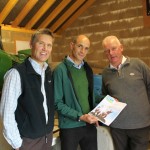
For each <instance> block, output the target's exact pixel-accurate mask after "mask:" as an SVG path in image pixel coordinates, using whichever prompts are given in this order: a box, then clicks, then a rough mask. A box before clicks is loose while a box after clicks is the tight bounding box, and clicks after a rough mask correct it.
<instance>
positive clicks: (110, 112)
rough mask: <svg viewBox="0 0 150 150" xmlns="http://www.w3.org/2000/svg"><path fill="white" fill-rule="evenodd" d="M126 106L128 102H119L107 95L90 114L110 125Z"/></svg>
mask: <svg viewBox="0 0 150 150" xmlns="http://www.w3.org/2000/svg"><path fill="white" fill-rule="evenodd" d="M126 106H127V104H126V103H123V102H119V101H117V100H115V98H113V97H111V96H110V95H107V96H106V97H105V98H104V99H103V100H102V101H101V102H100V103H99V104H98V105H97V106H96V107H95V108H94V109H93V110H92V111H91V112H89V114H91V115H93V116H95V117H97V118H98V120H99V121H101V122H102V123H104V124H105V125H107V126H109V125H110V124H111V123H112V122H113V121H114V120H115V119H116V117H117V116H118V115H119V114H120V113H121V111H122V110H123V109H124V108H125V107H126Z"/></svg>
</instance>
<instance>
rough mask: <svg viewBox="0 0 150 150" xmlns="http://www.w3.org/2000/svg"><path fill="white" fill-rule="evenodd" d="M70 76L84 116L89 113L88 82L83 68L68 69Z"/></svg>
mask: <svg viewBox="0 0 150 150" xmlns="http://www.w3.org/2000/svg"><path fill="white" fill-rule="evenodd" d="M69 70H70V72H71V76H72V79H73V83H74V88H75V92H76V95H77V99H78V102H79V104H80V106H81V108H82V112H83V114H86V113H88V112H89V111H90V106H89V101H88V95H89V92H88V91H89V90H88V80H87V77H86V72H85V70H84V67H83V66H82V67H81V69H77V68H75V67H73V66H70V67H69Z"/></svg>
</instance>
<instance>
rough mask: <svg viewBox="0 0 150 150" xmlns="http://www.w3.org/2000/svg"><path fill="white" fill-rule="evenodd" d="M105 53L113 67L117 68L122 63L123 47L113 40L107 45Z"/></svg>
mask: <svg viewBox="0 0 150 150" xmlns="http://www.w3.org/2000/svg"><path fill="white" fill-rule="evenodd" d="M104 52H105V54H106V57H107V58H108V60H109V62H110V63H111V64H112V65H114V66H116V67H117V66H118V65H119V64H120V63H121V61H122V52H123V47H122V45H119V44H118V43H117V42H115V41H113V40H112V41H110V42H109V43H107V44H106V45H105V47H104Z"/></svg>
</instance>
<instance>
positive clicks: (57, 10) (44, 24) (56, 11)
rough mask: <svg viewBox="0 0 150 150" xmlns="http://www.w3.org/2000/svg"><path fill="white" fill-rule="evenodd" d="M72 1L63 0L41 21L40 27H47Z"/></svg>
mask: <svg viewBox="0 0 150 150" xmlns="http://www.w3.org/2000/svg"><path fill="white" fill-rule="evenodd" d="M70 2H71V0H63V1H62V2H61V3H60V4H59V5H58V6H57V7H56V8H55V9H54V10H53V12H52V13H50V15H49V16H48V17H47V18H46V19H45V20H44V21H43V22H42V23H41V25H40V26H39V28H45V27H47V26H48V24H50V23H51V22H52V21H53V19H55V17H56V16H57V15H58V14H59V13H60V12H61V11H62V10H63V9H64V8H65V7H66V6H67V5H68V4H69V3H70Z"/></svg>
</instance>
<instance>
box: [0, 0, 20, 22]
mask: <svg viewBox="0 0 150 150" xmlns="http://www.w3.org/2000/svg"><path fill="white" fill-rule="evenodd" d="M17 2H18V0H9V1H8V3H7V4H6V6H5V7H4V9H3V10H2V12H1V13H0V24H1V23H2V22H3V21H4V20H5V18H6V17H7V15H8V14H9V13H10V12H11V10H12V9H13V7H14V6H15V5H16V3H17Z"/></svg>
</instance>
